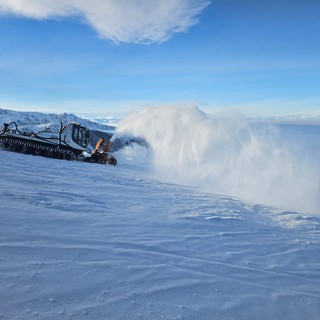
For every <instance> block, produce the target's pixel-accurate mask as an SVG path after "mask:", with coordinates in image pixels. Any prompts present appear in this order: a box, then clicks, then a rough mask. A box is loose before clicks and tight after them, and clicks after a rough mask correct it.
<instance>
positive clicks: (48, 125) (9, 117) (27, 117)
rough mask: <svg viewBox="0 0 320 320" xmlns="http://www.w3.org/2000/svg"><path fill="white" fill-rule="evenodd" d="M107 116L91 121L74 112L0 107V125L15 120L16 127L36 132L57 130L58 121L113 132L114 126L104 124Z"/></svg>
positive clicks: (93, 129) (58, 126)
mask: <svg viewBox="0 0 320 320" xmlns="http://www.w3.org/2000/svg"><path fill="white" fill-rule="evenodd" d="M107 119H108V120H110V119H111V118H110V119H109V118H103V119H102V118H100V121H98V120H99V118H97V120H96V121H91V120H88V119H84V118H81V117H78V116H76V115H74V114H68V113H62V114H53V113H41V112H23V111H13V110H8V109H1V108H0V126H2V124H3V123H10V122H12V121H14V122H16V123H17V125H18V127H19V128H21V129H22V130H24V131H27V132H28V131H33V132H38V131H42V130H46V129H48V130H50V131H57V130H59V128H60V123H61V122H62V123H63V125H66V124H68V123H70V122H76V123H79V124H81V125H83V126H85V127H87V128H88V129H89V130H92V131H102V132H113V131H114V130H115V126H111V125H106V124H105V123H110V122H111V121H108V122H107V121H106V120H107Z"/></svg>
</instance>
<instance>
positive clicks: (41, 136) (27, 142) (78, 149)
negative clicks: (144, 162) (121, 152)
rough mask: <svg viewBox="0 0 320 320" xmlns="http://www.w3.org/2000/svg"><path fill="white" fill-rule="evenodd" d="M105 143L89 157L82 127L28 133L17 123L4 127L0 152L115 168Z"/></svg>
mask: <svg viewBox="0 0 320 320" xmlns="http://www.w3.org/2000/svg"><path fill="white" fill-rule="evenodd" d="M103 142H104V141H103V140H101V139H100V140H99V141H98V143H97V145H96V148H95V150H94V151H93V152H92V153H91V154H90V153H89V154H88V153H86V156H85V155H84V151H85V150H86V148H87V146H88V143H89V130H88V129H87V128H85V127H83V126H81V125H79V124H76V123H71V124H68V125H66V126H64V127H63V126H62V124H61V126H60V130H59V131H58V132H51V131H42V132H38V133H25V132H21V131H20V130H19V129H18V126H17V124H16V123H15V122H11V123H9V124H7V123H5V124H4V125H3V128H2V129H1V130H0V148H1V149H3V150H8V151H14V152H19V153H25V154H33V155H39V156H42V157H50V158H56V159H65V160H85V161H89V162H97V163H108V164H111V165H116V164H117V161H116V159H115V158H114V157H113V156H112V155H111V154H109V152H108V151H109V149H110V146H111V143H110V142H109V143H107V145H106V147H105V148H104V149H102V143H103Z"/></svg>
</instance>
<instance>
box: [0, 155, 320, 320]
mask: <svg viewBox="0 0 320 320" xmlns="http://www.w3.org/2000/svg"><path fill="white" fill-rule="evenodd" d="M0 158H1V162H0V172H1V180H0V197H1V198H0V212H1V215H0V253H1V255H0V284H1V285H0V306H1V309H0V313H1V315H0V317H1V319H55V320H56V319H121V320H122V319H246V320H247V319H290V320H292V319H297V320H298V319H299V320H300V319H309V320H310V319H318V317H319V314H320V246H319V245H320V221H319V218H318V217H310V216H307V215H303V214H301V213H294V212H286V211H283V210H279V209H278V210H276V209H272V208H268V207H265V206H261V205H254V204H248V203H244V202H240V201H237V200H235V199H232V198H229V197H225V196H219V195H214V194H209V193H204V192H201V191H200V190H198V191H197V190H196V189H194V188H190V187H182V186H179V185H175V184H166V183H161V182H160V181H158V180H153V179H151V178H148V176H147V175H146V174H145V173H144V171H143V170H141V169H140V167H137V168H136V167H135V165H134V164H133V163H131V162H130V161H128V160H127V161H125V157H124V156H122V163H121V161H120V165H119V166H118V167H111V166H105V165H99V164H91V163H84V162H75V161H73V162H72V161H71V162H68V161H64V160H54V159H47V158H40V157H35V156H31V155H22V154H15V153H11V152H5V151H0ZM120 158H121V157H120Z"/></svg>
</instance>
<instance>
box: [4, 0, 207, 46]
mask: <svg viewBox="0 0 320 320" xmlns="http://www.w3.org/2000/svg"><path fill="white" fill-rule="evenodd" d="M209 4H210V1H208V0H161V1H150V0H107V1H103V0H90V1H88V0H28V1H26V0H0V13H2V14H15V15H21V16H25V17H29V18H34V19H55V18H60V17H67V16H77V17H80V18H82V19H83V20H84V21H85V22H87V23H88V24H90V25H91V26H92V27H93V28H94V29H95V30H96V31H97V32H98V33H99V35H100V36H101V37H102V38H106V39H110V40H112V41H114V42H129V43H150V42H163V41H166V40H168V39H169V38H171V37H172V35H173V34H174V33H178V32H185V31H187V30H188V29H189V28H190V27H191V26H192V25H194V24H196V23H197V20H198V18H197V17H198V15H199V14H200V13H201V12H202V11H203V10H204V9H205V8H206V7H207V6H208V5H209Z"/></svg>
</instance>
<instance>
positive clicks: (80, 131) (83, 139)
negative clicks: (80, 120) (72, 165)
mask: <svg viewBox="0 0 320 320" xmlns="http://www.w3.org/2000/svg"><path fill="white" fill-rule="evenodd" d="M72 140H73V141H74V142H75V143H76V144H78V145H79V146H81V147H83V148H86V147H87V144H88V140H89V132H88V130H87V129H86V128H84V127H81V126H79V125H73V129H72Z"/></svg>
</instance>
